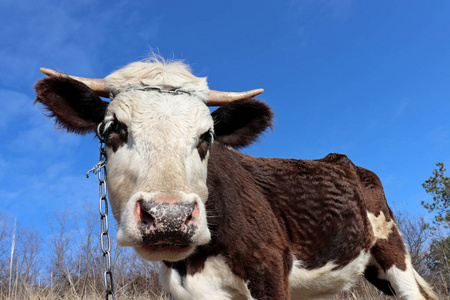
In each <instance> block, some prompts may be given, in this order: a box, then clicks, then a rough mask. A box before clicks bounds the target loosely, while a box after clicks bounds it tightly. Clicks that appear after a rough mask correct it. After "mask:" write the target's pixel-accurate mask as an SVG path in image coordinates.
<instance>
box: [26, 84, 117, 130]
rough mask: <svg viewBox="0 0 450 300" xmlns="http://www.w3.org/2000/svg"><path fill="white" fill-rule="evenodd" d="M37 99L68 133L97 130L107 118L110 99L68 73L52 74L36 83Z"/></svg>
mask: <svg viewBox="0 0 450 300" xmlns="http://www.w3.org/2000/svg"><path fill="white" fill-rule="evenodd" d="M35 89H36V101H35V103H36V102H40V103H42V104H43V105H44V106H45V109H46V110H47V111H48V114H47V115H48V116H49V117H54V118H55V123H56V124H57V125H59V126H61V127H62V128H65V129H66V130H67V131H68V132H74V133H77V134H86V133H88V132H95V130H96V128H97V125H98V124H99V123H100V122H102V121H103V118H104V116H105V111H106V107H107V106H108V102H106V101H103V100H101V99H100V97H99V96H97V94H95V93H94V92H93V91H92V90H91V89H90V88H89V87H88V86H86V85H85V84H84V83H81V82H79V81H77V80H74V79H72V78H69V77H67V76H51V77H47V78H44V79H41V80H39V81H38V82H37V83H36V86H35Z"/></svg>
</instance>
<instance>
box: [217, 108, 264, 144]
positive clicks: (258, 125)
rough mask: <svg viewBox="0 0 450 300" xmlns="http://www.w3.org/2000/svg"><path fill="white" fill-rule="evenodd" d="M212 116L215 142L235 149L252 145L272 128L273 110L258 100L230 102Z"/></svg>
mask: <svg viewBox="0 0 450 300" xmlns="http://www.w3.org/2000/svg"><path fill="white" fill-rule="evenodd" d="M211 115H212V117H213V119H214V133H215V140H216V141H219V142H220V143H222V144H225V145H228V146H231V147H233V148H242V147H245V146H248V145H250V144H251V143H252V142H255V141H256V140H257V138H258V136H259V135H260V134H261V133H262V132H263V131H264V130H266V129H267V127H272V119H273V112H272V109H271V108H270V107H269V106H268V105H267V104H265V103H264V102H261V101H258V100H238V101H234V102H230V103H228V104H225V105H222V106H221V107H219V108H218V109H216V110H215V111H214V112H213V113H212V114H211Z"/></svg>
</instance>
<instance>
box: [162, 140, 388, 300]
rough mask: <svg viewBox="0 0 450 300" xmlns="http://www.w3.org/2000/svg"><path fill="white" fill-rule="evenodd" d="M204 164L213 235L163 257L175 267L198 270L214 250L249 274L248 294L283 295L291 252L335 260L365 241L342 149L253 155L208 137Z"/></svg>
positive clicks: (343, 260) (320, 261)
mask: <svg viewBox="0 0 450 300" xmlns="http://www.w3.org/2000/svg"><path fill="white" fill-rule="evenodd" d="M208 172H209V173H208V174H209V176H208V187H209V190H210V196H209V199H208V201H207V202H206V206H207V208H206V209H207V211H208V212H209V218H208V222H209V227H210V229H211V231H212V232H213V233H214V234H213V239H212V242H211V243H210V244H208V245H207V246H202V247H200V249H198V251H196V252H195V253H194V254H193V255H192V256H190V257H188V258H187V259H186V260H185V261H183V262H178V263H175V264H169V266H172V267H174V268H175V269H177V270H180V271H181V272H180V273H182V275H183V274H184V275H185V274H194V273H196V272H199V271H201V270H202V268H203V263H204V262H205V260H206V258H207V257H209V256H214V255H218V254H221V255H224V256H225V257H226V259H227V262H228V264H229V266H230V267H231V269H232V271H233V273H234V274H235V275H237V276H239V277H240V278H243V279H244V281H248V282H249V283H248V284H249V290H250V291H251V293H252V297H254V298H256V299H287V298H288V294H289V289H288V288H287V287H288V275H289V272H290V270H291V268H292V257H293V256H295V257H297V258H298V259H301V260H302V261H303V262H305V264H306V265H305V267H306V268H308V269H315V268H319V267H321V266H323V265H325V264H326V263H327V262H330V261H335V262H336V263H337V264H338V267H337V268H340V267H343V266H345V265H346V264H348V263H349V262H350V261H352V260H353V259H354V258H356V257H357V256H358V255H359V253H360V252H361V250H363V249H364V250H369V249H370V247H371V243H372V241H373V236H372V235H371V234H370V233H371V231H370V225H369V223H368V220H367V217H366V212H365V210H366V205H365V195H364V194H363V193H362V192H361V189H362V187H360V186H359V184H357V183H358V182H359V178H358V172H357V167H356V166H355V165H353V163H352V162H351V161H350V160H349V159H348V158H347V157H346V156H344V155H339V154H331V155H328V156H327V157H325V158H323V159H320V160H284V159H276V158H256V157H252V156H247V155H243V154H241V153H238V152H235V151H232V150H228V149H226V148H225V147H223V146H221V145H217V144H215V145H214V146H213V148H212V151H211V157H210V162H209V168H208ZM293 183H295V184H293ZM355 183H356V184H355ZM385 205H386V204H385ZM280 262H283V263H280Z"/></svg>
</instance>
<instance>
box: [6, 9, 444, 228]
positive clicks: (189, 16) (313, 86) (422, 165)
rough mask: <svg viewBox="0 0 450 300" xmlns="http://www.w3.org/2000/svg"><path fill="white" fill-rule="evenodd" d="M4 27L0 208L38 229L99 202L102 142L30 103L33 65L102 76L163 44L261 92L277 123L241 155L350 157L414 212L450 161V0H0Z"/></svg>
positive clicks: (229, 83)
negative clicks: (95, 171) (429, 182)
mask: <svg viewBox="0 0 450 300" xmlns="http://www.w3.org/2000/svg"><path fill="white" fill-rule="evenodd" d="M0 27H1V28H2V29H1V30H0V99H1V103H2V109H1V110H0V139H1V141H2V142H1V144H0V210H2V211H6V212H7V213H8V214H9V215H10V216H11V217H13V218H15V219H16V220H17V222H19V223H21V224H22V225H25V226H29V227H34V228H37V229H38V230H40V231H41V232H42V233H43V235H44V236H45V235H46V234H48V225H47V219H48V217H49V216H52V215H54V214H58V213H59V212H62V211H66V212H69V213H72V214H73V215H74V216H76V214H77V213H79V212H84V211H85V210H86V207H88V206H92V205H93V206H94V207H96V205H97V192H98V189H97V181H96V179H95V177H91V178H90V179H86V178H85V173H86V171H87V170H88V169H90V168H91V167H92V166H93V165H94V164H95V163H96V162H97V161H98V151H97V141H96V140H95V138H94V137H93V136H76V135H70V134H65V133H63V132H60V131H57V130H55V127H54V123H53V121H51V120H49V119H47V118H46V117H44V116H43V115H42V111H41V108H40V106H39V105H34V106H33V101H34V91H33V86H34V83H35V82H36V81H37V80H39V79H40V78H43V76H44V75H43V74H41V73H40V72H39V67H47V68H53V69H58V70H62V71H64V72H66V73H68V74H73V75H79V76H85V77H104V76H106V75H107V74H109V73H110V72H112V71H114V70H116V69H117V68H119V67H121V66H123V65H125V64H127V63H130V62H133V61H136V60H141V59H145V58H146V57H147V56H148V55H149V53H150V52H151V51H155V52H157V53H159V54H161V55H162V56H163V57H166V58H175V59H183V60H185V62H186V63H188V64H190V65H191V67H192V69H193V72H194V74H196V75H198V76H208V81H209V85H210V87H211V88H212V89H217V90H229V91H241V90H248V89H252V88H264V89H265V93H264V94H262V95H261V97H260V99H262V100H264V101H266V102H267V103H268V104H269V105H271V106H272V108H273V110H274V112H275V114H276V121H275V123H274V130H273V132H269V133H267V134H266V135H265V137H264V138H263V139H261V142H260V143H259V144H257V145H254V146H252V147H250V148H249V149H246V150H245V152H247V153H250V154H253V155H257V156H274V157H285V158H306V159H314V158H321V157H323V156H325V155H326V154H328V153H330V152H340V153H344V154H346V155H348V156H349V158H350V159H352V160H353V162H354V163H355V164H357V165H360V166H363V167H365V168H368V169H371V170H373V171H375V172H376V173H377V174H378V176H379V177H380V178H381V180H382V182H383V184H384V187H385V191H386V196H387V198H388V201H389V203H390V204H392V206H393V207H394V209H395V210H404V211H406V212H408V213H411V214H414V215H427V211H426V210H425V209H423V208H422V207H421V205H420V201H421V200H430V197H429V196H427V194H426V193H425V192H424V190H423V188H422V187H421V183H422V182H423V181H424V180H425V179H427V178H428V177H429V176H430V175H431V172H432V170H433V169H434V168H435V163H436V162H438V161H442V162H444V163H446V164H447V166H450V124H449V123H450V121H449V112H450V2H448V1H426V2H425V1H414V0H413V1H351V0H339V1H338V0H335V1H312V0H308V1H306V0H305V1H293V0H292V1H261V0H260V1H140V2H137V1H135V2H131V1H127V2H121V1H112V0H110V1H95V0H92V1H88V0H81V1H61V0H58V1H49V0H40V1H30V0H26V1H11V0H3V1H2V2H1V3H0Z"/></svg>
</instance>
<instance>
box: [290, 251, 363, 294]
mask: <svg viewBox="0 0 450 300" xmlns="http://www.w3.org/2000/svg"><path fill="white" fill-rule="evenodd" d="M369 260H370V254H368V253H366V252H364V251H363V252H361V253H360V254H359V256H358V257H356V258H355V259H354V260H353V261H352V262H350V263H349V264H348V265H346V266H345V267H343V268H340V269H335V267H336V266H337V265H336V264H335V263H334V262H329V263H327V264H326V265H324V266H323V267H321V268H318V269H313V270H307V269H305V268H303V267H302V262H301V261H299V260H295V261H294V266H293V268H292V271H291V274H290V275H289V283H290V289H291V299H328V298H330V297H332V296H333V295H335V294H337V293H339V292H341V291H345V290H347V289H349V288H350V287H352V286H353V285H354V284H355V282H356V281H357V280H358V279H359V277H360V276H361V274H362V273H363V272H364V270H365V268H366V266H367V263H368V262H369Z"/></svg>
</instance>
